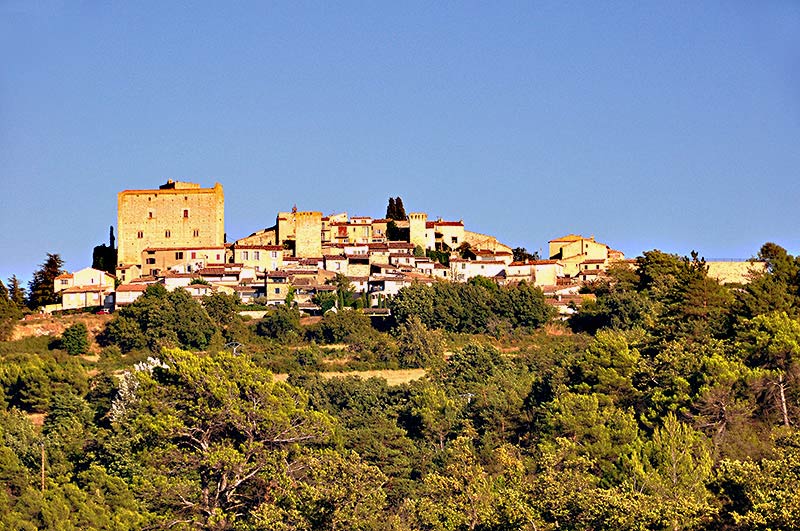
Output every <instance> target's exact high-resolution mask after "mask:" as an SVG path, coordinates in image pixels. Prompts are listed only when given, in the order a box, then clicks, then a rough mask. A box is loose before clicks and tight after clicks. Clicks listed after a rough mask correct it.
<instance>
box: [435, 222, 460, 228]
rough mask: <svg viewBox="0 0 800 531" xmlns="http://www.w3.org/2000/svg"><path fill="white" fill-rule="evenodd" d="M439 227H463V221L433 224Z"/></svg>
mask: <svg viewBox="0 0 800 531" xmlns="http://www.w3.org/2000/svg"><path fill="white" fill-rule="evenodd" d="M433 223H434V225H435V226H437V227H463V226H464V222H463V221H434V222H433Z"/></svg>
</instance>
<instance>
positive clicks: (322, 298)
mask: <svg viewBox="0 0 800 531" xmlns="http://www.w3.org/2000/svg"><path fill="white" fill-rule="evenodd" d="M337 300H338V296H337V295H336V294H335V293H331V292H330V291H319V292H317V293H315V294H314V296H313V297H312V298H311V302H313V303H314V304H316V305H317V306H319V308H320V310H321V311H322V313H323V314H324V313H325V312H327V311H328V310H330V309H331V308H333V307H334V306H336V302H337Z"/></svg>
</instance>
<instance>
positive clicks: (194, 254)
mask: <svg viewBox="0 0 800 531" xmlns="http://www.w3.org/2000/svg"><path fill="white" fill-rule="evenodd" d="M195 258H197V253H196V252H194V251H192V259H195Z"/></svg>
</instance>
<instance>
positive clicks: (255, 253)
mask: <svg viewBox="0 0 800 531" xmlns="http://www.w3.org/2000/svg"><path fill="white" fill-rule="evenodd" d="M253 260H261V253H260V252H259V251H253Z"/></svg>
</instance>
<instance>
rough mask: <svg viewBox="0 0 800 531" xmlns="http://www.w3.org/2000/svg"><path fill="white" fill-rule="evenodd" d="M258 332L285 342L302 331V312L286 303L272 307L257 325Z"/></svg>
mask: <svg viewBox="0 0 800 531" xmlns="http://www.w3.org/2000/svg"><path fill="white" fill-rule="evenodd" d="M256 333H257V334H258V335H260V336H264V337H269V338H272V339H277V340H278V341H283V342H287V341H291V340H293V339H296V338H297V337H298V335H299V333H300V312H299V311H297V308H292V307H288V306H284V305H279V306H276V307H274V308H271V309H269V310H267V313H266V314H264V317H262V318H261V320H260V321H259V322H258V324H257V325H256Z"/></svg>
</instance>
